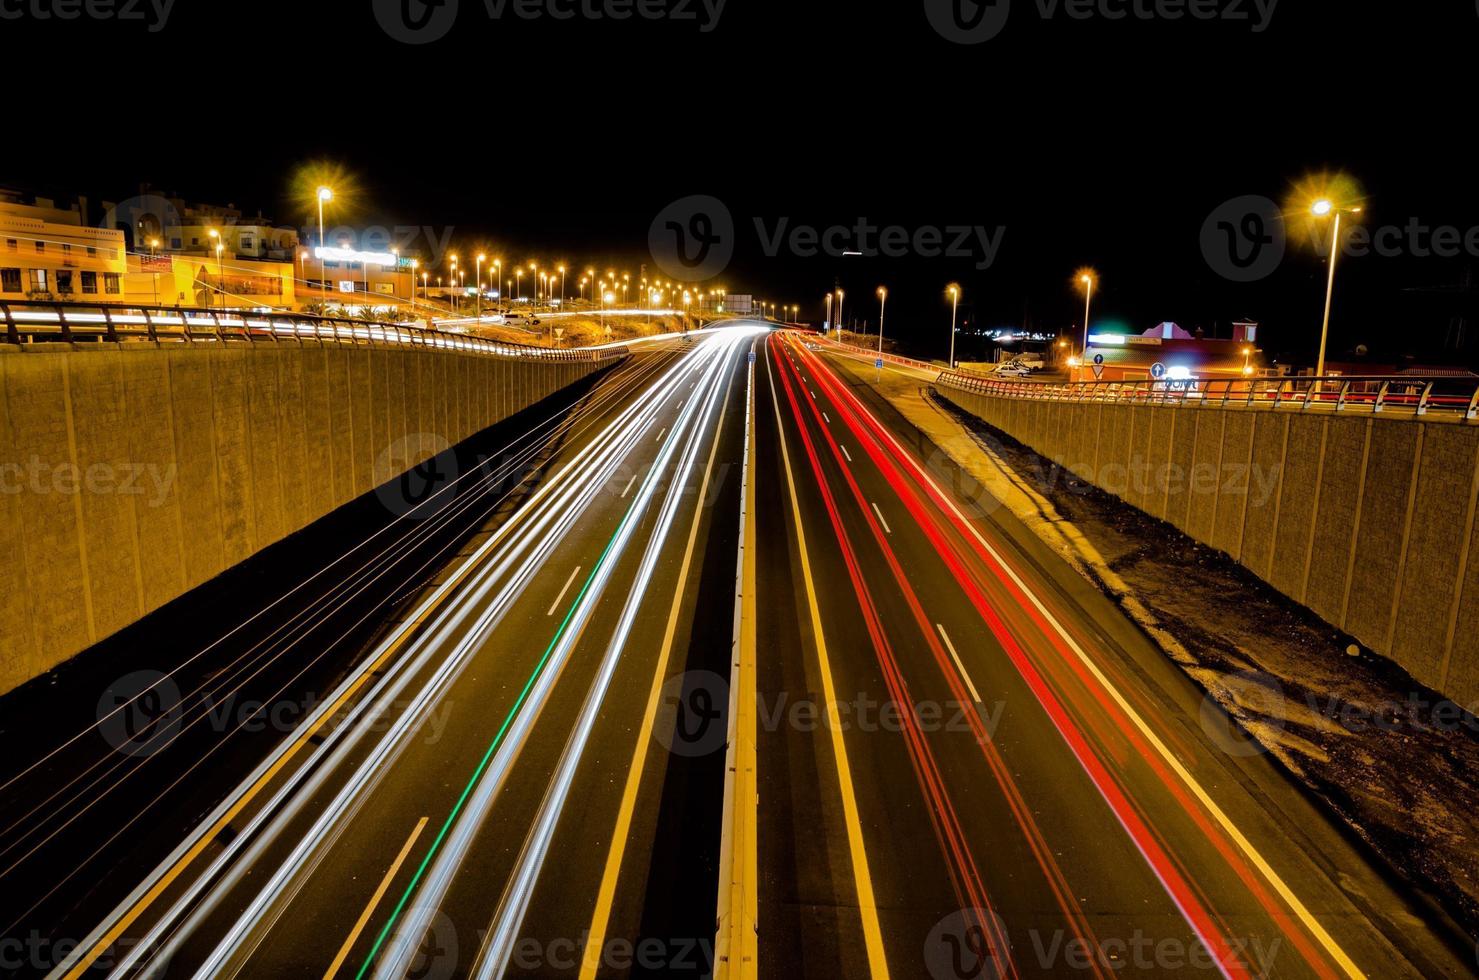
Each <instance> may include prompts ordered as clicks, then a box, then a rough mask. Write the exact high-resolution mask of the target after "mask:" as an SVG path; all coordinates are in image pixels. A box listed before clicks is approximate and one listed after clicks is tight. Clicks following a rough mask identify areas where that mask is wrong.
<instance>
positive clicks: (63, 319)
mask: <svg viewBox="0 0 1479 980" xmlns="http://www.w3.org/2000/svg"><path fill="white" fill-rule="evenodd" d="M52 309H54V310H56V318H57V322H58V323H60V324H61V327H62V339H63V340H65V341H66V342H67V343H69V344H70V343H72V325H71V324H70V323H68V322H67V311H66V310H64V309H62V304H60V303H54V304H52Z"/></svg>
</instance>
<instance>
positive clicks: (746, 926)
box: [714, 342, 760, 980]
mask: <svg viewBox="0 0 1479 980" xmlns="http://www.w3.org/2000/svg"><path fill="white" fill-rule="evenodd" d="M754 349H755V344H754V343H753V342H752V343H751V345H750V350H751V351H752V352H753V351H754ZM754 398H755V365H754V362H751V363H750V368H749V375H748V386H747V388H746V393H745V465H744V499H743V503H742V505H741V511H740V527H741V528H742V537H741V539H740V549H741V550H740V556H739V574H738V578H739V603H738V608H737V609H736V610H735V613H736V617H737V618H736V623H735V626H736V629H735V644H734V647H735V649H734V663H733V666H732V667H731V671H730V676H731V688H730V696H729V710H730V714H729V718H730V723H729V733H728V734H729V747H728V750H727V751H726V752H725V757H724V791H725V796H724V821H723V828H722V830H721V832H720V835H719V896H718V913H719V914H718V926H719V928H718V942H717V943H716V944H715V954H716V956H715V960H716V963H715V967H716V969H715V972H714V976H715V978H716V980H732V978H738V980H752V978H754V977H756V976H758V975H759V964H760V942H759V927H760V898H759V894H758V892H759V888H760V868H759V865H760V846H759V840H758V837H757V834H758V827H759V823H760V788H759V784H758V782H757V773H756V770H757V768H758V766H757V758H756V757H757V754H758V752H757V747H756V744H755V743H756V733H755V728H756V722H757V717H758V715H757V712H756V708H755V686H756V679H755V673H756V662H755V646H756V642H755V616H756V605H757V604H756V601H755V589H756V586H755V520H756V512H755V439H754V432H755V424H754V423H755V407H754V406H755V402H754Z"/></svg>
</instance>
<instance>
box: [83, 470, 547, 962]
mask: <svg viewBox="0 0 1479 980" xmlns="http://www.w3.org/2000/svg"><path fill="white" fill-rule="evenodd" d="M557 482H558V481H548V482H546V483H545V484H544V485H543V486H541V487H540V488H539V489H538V490H536V491H535V492H534V495H533V496H531V497H530V498H529V500H528V501H527V502H526V503H525V504H524V506H523V507H522V508H520V510H519V511H518V512H517V513H515V514H514V516H513V517H512V518H510V519H509V521H508V522H507V523H505V524H504V525H503V526H502V527H500V528H498V530H497V531H495V532H494V533H493V536H492V537H491V538H489V539H488V541H487V542H486V543H485V544H484V545H482V546H481V547H480V551H481V552H482V553H483V554H484V555H486V554H488V553H491V552H492V550H493V548H495V547H497V545H498V544H499V543H500V542H502V541H503V540H504V539H505V538H507V537H508V536H509V535H510V534H511V533H512V532H513V529H514V528H515V527H516V526H518V525H519V524H520V523H522V518H523V515H526V514H528V513H529V512H530V510H532V508H533V507H534V505H535V504H537V503H538V502H539V501H541V500H542V499H543V498H544V497H545V496H547V495H548V494H549V493H550V492H551V488H552V487H553V486H554V485H555V484H556V483H557ZM480 564H481V562H472V561H468V562H464V563H463V564H462V566H461V567H460V568H458V569H457V572H456V573H455V574H454V575H453V576H452V577H451V578H450V579H448V580H447V581H446V583H444V584H443V585H442V586H439V587H438V588H437V590H436V591H435V592H433V595H432V598H431V600H430V601H428V603H427V605H426V607H425V608H424V609H422V610H421V612H420V613H418V614H417V616H416V618H414V619H411V620H408V621H407V622H406V623H404V624H403V625H402V627H401V629H400V634H399V638H397V639H395V640H394V641H393V642H391V644H390V645H389V646H388V647H386V649H385V652H384V653H382V654H381V655H380V656H379V657H377V658H376V659H375V661H374V662H373V663H372V664H370V665H369V667H367V668H366V669H365V670H364V671H363V672H361V673H360V675H359V677H357V678H355V680H354V682H353V683H352V684H350V686H349V687H348V688H346V689H345V691H344V693H343V694H342V695H340V696H339V697H338V698H337V699H335V701H334V703H333V704H332V705H331V706H330V707H329V710H327V711H325V712H324V713H323V714H322V715H320V716H319V718H318V721H317V722H315V723H314V724H312V725H311V726H309V727H308V728H305V729H304V731H303V734H302V735H300V736H299V737H298V738H297V739H296V740H295V741H294V742H293V744H292V745H291V746H289V747H288V748H287V750H286V751H284V752H283V754H282V757H281V758H279V759H278V760H277V761H276V762H275V763H273V764H272V766H271V767H270V768H268V770H267V771H266V772H264V773H263V774H262V776H261V778H259V779H258V780H257V781H256V782H255V783H253V784H252V786H251V787H250V788H249V789H248V790H247V791H246V792H245V793H244V794H242V796H241V798H240V799H238V800H237V801H236V802H235V803H233V804H232V805H231V808H230V809H228V810H227V811H226V812H225V813H223V814H221V818H220V819H219V820H217V821H216V822H215V823H214V824H212V825H211V828H210V830H208V831H207V832H206V833H205V834H203V835H202V836H201V838H200V839H199V840H198V841H196V842H195V844H194V845H193V846H192V847H191V848H190V850H188V851H186V852H185V853H184V854H182V855H180V859H179V860H178V861H176V862H175V863H174V866H173V867H171V868H170V869H169V870H168V871H166V872H165V873H164V874H163V875H162V876H161V877H160V879H159V880H158V881H156V882H155V883H154V885H153V886H152V887H150V889H149V890H148V891H147V892H145V893H144V894H143V895H141V896H140V897H139V900H138V901H137V902H135V903H134V905H133V907H132V908H130V909H129V910H128V911H127V912H125V913H124V914H123V915H121V916H120V917H119V919H118V921H117V922H115V923H114V924H113V926H112V927H111V928H109V929H108V931H107V932H105V933H104V934H103V935H102V936H100V937H98V941H97V942H96V943H94V944H93V945H92V947H91V948H90V949H88V950H87V952H85V953H83V954H82V955H81V956H80V958H79V959H78V960H77V962H76V963H75V964H73V966H72V967H71V969H69V970H68V971H67V972H66V973H65V974H64V975H63V977H62V980H79V978H80V977H82V975H83V974H85V973H86V972H87V971H88V970H89V969H91V967H92V965H93V964H94V963H95V962H97V959H98V957H100V956H102V955H103V953H105V952H107V950H108V949H109V948H110V947H111V946H112V945H113V944H114V943H116V942H117V941H118V940H119V938H120V937H122V935H123V934H124V933H125V932H126V931H128V928H129V927H130V926H132V925H133V924H134V922H136V921H137V920H138V918H139V916H141V915H143V914H144V912H145V911H147V910H148V908H149V907H150V906H151V905H153V904H154V902H155V901H157V900H158V899H159V896H160V895H162V894H163V893H164V892H165V891H166V890H167V889H168V888H169V886H170V885H172V884H173V883H174V881H175V879H176V878H178V877H179V876H180V875H181V874H182V873H183V872H184V871H185V869H186V868H188V867H189V866H190V865H191V864H193V863H194V861H195V859H196V858H198V857H200V855H201V854H202V853H204V851H205V850H206V848H208V847H210V845H211V844H212V843H213V842H214V841H215V839H216V837H217V835H219V834H220V833H221V831H223V830H225V829H226V828H227V827H228V826H230V824H231V821H233V820H235V819H236V818H237V817H238V816H240V815H241V812H242V811H243V810H245V809H246V808H247V806H248V805H249V804H250V803H251V802H252V800H254V799H255V798H256V797H257V794H259V793H260V792H261V791H262V789H263V787H265V786H266V785H267V784H268V783H270V782H271V781H272V780H273V779H274V778H276V776H277V774H278V773H279V772H281V771H282V770H283V768H284V767H286V766H287V764H288V763H289V762H291V761H292V760H293V758H294V757H295V756H296V755H297V754H298V752H299V751H301V750H302V748H303V746H305V745H307V744H308V743H309V742H310V741H312V740H313V738H314V736H316V735H317V734H318V731H319V729H321V728H322V727H323V726H324V725H325V724H326V723H327V722H328V721H329V720H330V719H331V718H334V717H337V716H338V714H339V712H340V710H341V709H342V708H343V707H344V705H345V704H347V703H348V702H349V701H350V699H351V698H353V697H354V696H355V695H356V694H358V693H359V691H360V689H361V688H362V687H364V685H365V684H367V683H368V682H369V680H370V678H371V677H373V676H375V675H376V674H377V673H378V672H379V670H380V668H381V667H383V666H385V664H386V663H387V662H388V661H389V660H390V659H391V658H392V657H393V656H395V655H396V653H397V652H398V651H399V650H400V649H401V648H402V647H403V646H404V645H405V644H406V642H407V641H408V640H409V639H410V638H411V637H412V636H414V635H416V633H417V632H418V631H419V630H420V628H421V627H422V625H424V624H425V623H426V621H427V620H428V619H429V618H430V617H431V615H432V614H433V613H434V612H436V611H437V610H438V609H440V608H441V606H442V604H443V603H444V602H445V601H446V600H447V597H449V596H451V595H453V594H454V593H455V592H456V591H457V588H458V586H459V584H460V583H461V582H462V581H463V580H464V579H466V578H467V577H468V576H469V575H470V574H472V571H473V569H474V567H476V566H477V565H480Z"/></svg>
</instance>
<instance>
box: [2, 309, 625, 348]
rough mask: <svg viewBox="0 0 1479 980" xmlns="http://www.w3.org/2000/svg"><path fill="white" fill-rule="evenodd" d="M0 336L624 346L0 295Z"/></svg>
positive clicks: (20, 339)
mask: <svg viewBox="0 0 1479 980" xmlns="http://www.w3.org/2000/svg"><path fill="white" fill-rule="evenodd" d="M0 324H3V327H4V336H3V337H0V341H3V342H7V343H10V344H26V343H34V342H46V341H56V340H60V341H62V342H63V343H77V342H84V341H103V342H108V343H121V342H127V341H148V342H154V343H186V344H198V343H227V342H241V343H292V342H297V343H299V344H302V343H303V342H304V341H318V342H319V343H336V344H351V345H354V344H405V345H408V346H412V347H428V348H434V349H437V350H449V351H462V352H465V353H478V354H493V355H497V356H500V357H518V358H524V359H528V360H537V361H604V360H609V359H612V358H616V357H623V356H625V355H626V353H627V351H626V348H624V347H616V348H601V349H581V348H569V349H563V350H560V349H554V348H549V347H534V346H531V345H528V344H516V343H509V342H506V341H498V340H489V339H487V338H484V337H475V336H472V335H470V334H459V333H451V332H449V331H445V330H436V329H432V328H427V327H417V326H407V325H400V324H394V323H378V322H375V321H371V320H356V319H351V318H345V317H327V316H314V315H312V314H308V313H283V312H279V311H276V310H272V311H251V310H215V309H209V308H205V307H192V306H121V305H120V306H113V305H108V304H87V303H60V302H39V301H34V300H27V301H9V300H6V301H0Z"/></svg>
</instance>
